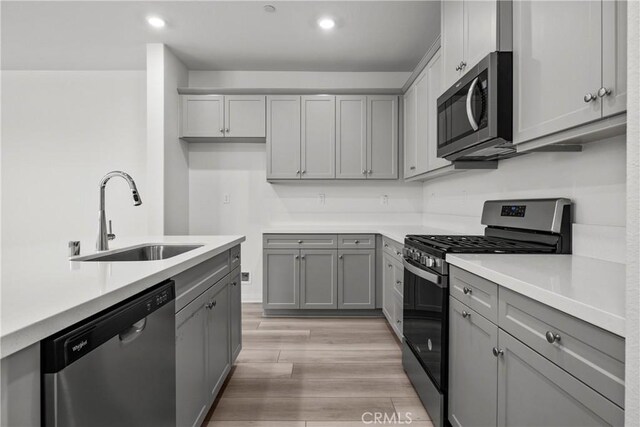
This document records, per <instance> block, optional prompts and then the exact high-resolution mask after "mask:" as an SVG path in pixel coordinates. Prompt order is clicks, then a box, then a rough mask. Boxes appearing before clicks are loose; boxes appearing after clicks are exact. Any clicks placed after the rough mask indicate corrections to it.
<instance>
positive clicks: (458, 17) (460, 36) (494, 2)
mask: <svg viewBox="0 0 640 427" xmlns="http://www.w3.org/2000/svg"><path fill="white" fill-rule="evenodd" d="M440 13H441V28H442V39H441V40H442V58H443V81H442V88H441V91H442V92H444V91H445V90H446V89H448V88H449V87H451V86H452V85H453V84H454V83H455V82H456V81H457V80H458V79H459V78H460V77H462V76H463V75H464V74H465V73H466V72H467V71H469V70H470V69H471V68H472V67H473V66H475V65H476V64H477V63H478V62H479V61H480V60H481V59H482V58H484V57H485V56H487V55H488V54H489V53H491V52H494V51H496V50H501V51H510V50H511V24H512V17H511V1H510V0H462V1H457V0H453V1H445V2H442V7H441V11H440ZM442 92H440V93H442Z"/></svg>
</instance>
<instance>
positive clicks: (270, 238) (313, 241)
mask: <svg viewBox="0 0 640 427" xmlns="http://www.w3.org/2000/svg"><path fill="white" fill-rule="evenodd" d="M263 246H264V248H265V249H292V248H301V249H337V248H338V235H337V234H265V235H264V236H263Z"/></svg>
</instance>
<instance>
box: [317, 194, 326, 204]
mask: <svg viewBox="0 0 640 427" xmlns="http://www.w3.org/2000/svg"><path fill="white" fill-rule="evenodd" d="M324 200H325V196H324V193H320V194H318V203H320V204H321V205H324Z"/></svg>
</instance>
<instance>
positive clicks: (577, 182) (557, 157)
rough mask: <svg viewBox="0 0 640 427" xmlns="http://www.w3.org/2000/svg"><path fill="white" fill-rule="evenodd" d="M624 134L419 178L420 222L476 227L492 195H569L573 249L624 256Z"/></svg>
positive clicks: (462, 228)
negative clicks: (576, 148) (574, 149)
mask: <svg viewBox="0 0 640 427" xmlns="http://www.w3.org/2000/svg"><path fill="white" fill-rule="evenodd" d="M625 149H626V148H625V137H624V136H619V137H615V138H611V139H608V140H605V141H600V142H597V143H591V144H586V145H584V146H583V151H582V152H581V153H533V154H527V155H524V156H522V157H518V158H514V159H509V160H505V161H501V162H500V164H499V166H498V169H497V170H494V171H489V172H487V171H482V172H479V171H474V172H465V173H462V174H459V175H453V176H448V177H445V178H441V179H437V180H434V181H427V182H425V184H424V195H423V200H424V224H425V225H433V226H436V227H442V228H446V229H451V230H456V231H462V232H470V233H481V232H482V230H483V228H484V227H483V226H482V225H481V224H480V215H481V213H482V204H483V202H484V201H485V200H491V199H514V198H541V197H568V198H570V199H572V200H573V201H574V203H575V206H574V222H575V224H574V228H573V240H574V241H573V250H574V253H575V254H579V255H585V256H590V257H595V258H601V259H610V260H613V261H617V262H622V261H623V260H624V257H625V248H624V245H625V243H624V242H625V221H626V216H625V204H626V170H625Z"/></svg>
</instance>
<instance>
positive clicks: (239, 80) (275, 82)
mask: <svg viewBox="0 0 640 427" xmlns="http://www.w3.org/2000/svg"><path fill="white" fill-rule="evenodd" d="M410 75H411V73H409V72H370V73H362V72H312V71H193V70H192V71H189V87H224V88H271V89H278V88H287V89H291V88H304V89H326V88H335V89H337V88H347V89H353V88H377V89H380V88H384V89H399V88H401V87H402V86H403V85H404V84H405V83H406V81H407V79H408V78H409V76H410Z"/></svg>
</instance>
